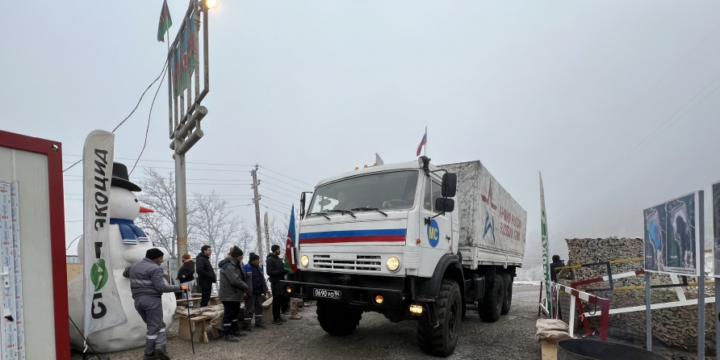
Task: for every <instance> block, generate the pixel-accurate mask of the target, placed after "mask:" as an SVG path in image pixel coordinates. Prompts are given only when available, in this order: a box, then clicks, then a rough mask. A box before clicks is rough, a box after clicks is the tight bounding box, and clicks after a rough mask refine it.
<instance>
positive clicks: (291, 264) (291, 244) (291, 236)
mask: <svg viewBox="0 0 720 360" xmlns="http://www.w3.org/2000/svg"><path fill="white" fill-rule="evenodd" d="M294 248H295V205H293V206H292V210H291V212H290V225H289V226H288V235H287V239H286V240H285V270H287V272H288V273H290V274H292V273H294V272H296V271H297V262H296V261H295V254H293V249H294Z"/></svg>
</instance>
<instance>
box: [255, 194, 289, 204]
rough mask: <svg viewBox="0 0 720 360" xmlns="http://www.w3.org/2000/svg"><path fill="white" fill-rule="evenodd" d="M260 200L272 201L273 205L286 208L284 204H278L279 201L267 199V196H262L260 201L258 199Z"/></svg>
mask: <svg viewBox="0 0 720 360" xmlns="http://www.w3.org/2000/svg"><path fill="white" fill-rule="evenodd" d="M260 200H268V201H272V202H273V203H274V204H277V205H278V206H286V205H287V204H284V203H282V202H280V201H277V200H273V199H271V198H269V197H267V196H263V197H262V199H260Z"/></svg>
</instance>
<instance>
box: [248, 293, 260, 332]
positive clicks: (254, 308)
mask: <svg viewBox="0 0 720 360" xmlns="http://www.w3.org/2000/svg"><path fill="white" fill-rule="evenodd" d="M262 303H263V301H262V294H252V295H249V296H248V298H247V300H245V319H244V320H245V325H246V326H250V323H251V322H252V319H253V315H255V325H256V326H258V325H262V316H263V308H262Z"/></svg>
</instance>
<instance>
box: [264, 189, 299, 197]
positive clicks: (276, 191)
mask: <svg viewBox="0 0 720 360" xmlns="http://www.w3.org/2000/svg"><path fill="white" fill-rule="evenodd" d="M265 190H267V191H272V192H274V193H276V194H279V195H283V196H287V197H289V198H291V199H295V196H290V195H288V194H284V193H281V192H278V191H275V190H273V189H268V188H265Z"/></svg>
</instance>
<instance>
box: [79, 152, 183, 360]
mask: <svg viewBox="0 0 720 360" xmlns="http://www.w3.org/2000/svg"><path fill="white" fill-rule="evenodd" d="M138 191H142V190H141V189H140V187H139V186H137V185H135V184H133V183H132V182H130V180H129V177H128V172H127V167H126V166H125V165H123V164H120V163H114V164H113V171H112V183H111V187H110V202H109V210H108V211H109V215H110V226H109V229H108V230H109V235H110V236H109V239H108V242H109V251H110V259H111V261H110V264H109V266H108V269H109V270H110V271H112V274H113V276H114V277H115V284H116V286H117V291H118V295H119V297H120V301H121V303H122V309H123V311H124V312H125V317H126V318H127V321H125V322H124V323H122V324H118V325H116V326H113V327H110V328H107V329H103V330H100V331H97V332H94V333H91V334H90V335H89V336H88V342H89V343H90V344H91V345H92V346H93V348H94V350H95V351H97V352H99V353H108V352H114V351H121V350H127V349H133V348H138V347H142V346H144V345H145V335H146V332H147V327H146V325H145V322H143V320H142V318H140V315H139V314H138V313H137V310H135V302H134V300H133V298H132V293H131V292H130V280H129V279H127V278H125V277H123V275H122V274H123V271H124V270H125V268H127V267H130V266H132V265H133V264H135V263H137V262H139V261H142V259H143V258H144V257H145V252H146V251H147V250H148V249H151V248H153V247H155V248H158V249H160V250H162V252H163V253H165V257H164V258H165V261H169V259H170V256H169V253H168V251H167V250H166V249H164V248H160V247H156V246H153V243H152V241H150V240H149V239H148V238H147V236H146V235H145V233H144V232H143V231H142V230H141V229H140V228H139V227H137V226H136V225H135V224H134V223H133V222H134V220H135V219H137V217H138V216H139V215H140V213H151V212H153V211H152V210H150V209H148V208H145V207H142V206H140V203H139V202H138V200H137V197H135V194H133V192H138ZM78 258H79V259H80V262H81V263H82V259H83V241H82V240H81V241H80V243H79V244H78ZM68 300H69V311H70V317H71V318H72V319H73V321H74V322H75V324H77V326H79V327H80V330H81V331H82V325H83V277H82V274H80V275H78V276H76V277H75V278H73V279H72V280H71V281H70V282H69V283H68ZM162 307H163V320H164V321H165V325H166V327H167V328H170V325H171V323H172V321H173V314H175V308H176V300H175V295H174V294H173V293H165V294H163V295H162ZM71 328H72V326H71ZM70 343H71V345H72V346H73V348H75V349H76V350H79V351H82V349H83V339H82V336H81V335H80V334H79V333H78V332H77V331H76V330H75V329H74V328H73V329H71V331H70Z"/></svg>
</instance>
